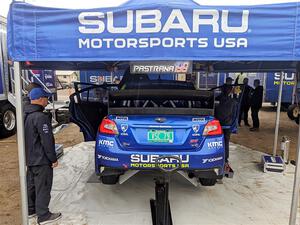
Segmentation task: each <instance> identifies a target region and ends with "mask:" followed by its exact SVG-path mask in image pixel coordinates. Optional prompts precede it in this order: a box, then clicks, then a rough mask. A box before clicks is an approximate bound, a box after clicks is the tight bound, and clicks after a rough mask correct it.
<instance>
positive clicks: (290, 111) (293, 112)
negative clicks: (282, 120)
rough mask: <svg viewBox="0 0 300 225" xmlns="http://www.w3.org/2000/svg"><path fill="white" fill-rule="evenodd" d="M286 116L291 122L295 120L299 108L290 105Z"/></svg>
mask: <svg viewBox="0 0 300 225" xmlns="http://www.w3.org/2000/svg"><path fill="white" fill-rule="evenodd" d="M287 115H288V117H289V118H290V119H291V120H296V119H297V118H298V115H299V106H298V105H297V104H293V105H290V106H289V108H288V110H287Z"/></svg>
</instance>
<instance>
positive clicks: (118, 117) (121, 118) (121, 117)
mask: <svg viewBox="0 0 300 225" xmlns="http://www.w3.org/2000/svg"><path fill="white" fill-rule="evenodd" d="M116 120H122V121H128V117H127V116H116Z"/></svg>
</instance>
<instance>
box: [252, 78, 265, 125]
mask: <svg viewBox="0 0 300 225" xmlns="http://www.w3.org/2000/svg"><path fill="white" fill-rule="evenodd" d="M263 92H264V89H263V86H261V85H260V80H258V79H256V80H254V90H253V91H252V93H251V100H250V106H251V117H252V121H253V127H252V128H250V131H258V130H259V117H258V112H259V110H260V108H261V107H262V100H263Z"/></svg>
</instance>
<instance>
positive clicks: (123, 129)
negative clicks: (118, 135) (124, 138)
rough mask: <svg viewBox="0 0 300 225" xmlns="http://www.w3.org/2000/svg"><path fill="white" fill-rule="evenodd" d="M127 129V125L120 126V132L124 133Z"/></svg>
mask: <svg viewBox="0 0 300 225" xmlns="http://www.w3.org/2000/svg"><path fill="white" fill-rule="evenodd" d="M127 129H128V125H127V124H121V130H122V131H123V132H126V131H127Z"/></svg>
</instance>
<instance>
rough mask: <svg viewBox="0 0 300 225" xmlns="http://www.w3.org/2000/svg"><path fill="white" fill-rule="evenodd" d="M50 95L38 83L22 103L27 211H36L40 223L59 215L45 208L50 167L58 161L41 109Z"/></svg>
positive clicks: (45, 222) (47, 120)
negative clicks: (28, 102)
mask: <svg viewBox="0 0 300 225" xmlns="http://www.w3.org/2000/svg"><path fill="white" fill-rule="evenodd" d="M50 96H51V94H50V93H48V92H46V91H44V90H43V89H42V88H40V87H38V88H33V89H32V90H31V91H30V93H29V98H30V104H28V105H25V107H24V108H25V110H24V111H25V131H26V132H25V150H26V164H27V193H28V210H29V212H28V215H29V218H32V217H34V216H36V215H37V217H38V218H37V222H38V224H41V225H42V224H47V223H50V222H54V221H56V220H58V219H60V218H61V213H51V212H50V211H49V208H48V206H49V202H50V199H51V196H50V192H51V189H52V181H53V168H55V167H57V165H58V162H57V157H56V153H55V141H54V136H53V133H52V126H51V119H50V117H49V116H48V115H47V114H46V113H44V112H43V111H44V108H45V107H46V106H47V104H48V98H49V97H50Z"/></svg>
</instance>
